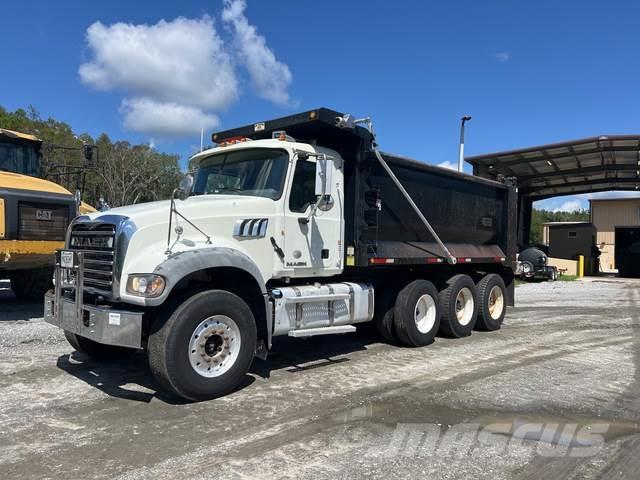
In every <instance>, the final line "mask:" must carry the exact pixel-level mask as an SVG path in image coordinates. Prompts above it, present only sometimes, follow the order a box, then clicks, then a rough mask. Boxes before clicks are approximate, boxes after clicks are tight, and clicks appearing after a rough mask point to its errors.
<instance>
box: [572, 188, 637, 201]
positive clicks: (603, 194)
mask: <svg viewBox="0 0 640 480" xmlns="http://www.w3.org/2000/svg"><path fill="white" fill-rule="evenodd" d="M578 196H579V197H580V198H585V199H587V200H589V199H592V198H628V197H638V196H640V192H630V191H625V190H622V191H618V192H616V191H611V192H596V193H583V194H581V195H578Z"/></svg>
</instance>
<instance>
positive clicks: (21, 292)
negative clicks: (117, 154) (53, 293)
mask: <svg viewBox="0 0 640 480" xmlns="http://www.w3.org/2000/svg"><path fill="white" fill-rule="evenodd" d="M10 278H11V289H12V290H13V293H14V294H15V296H16V298H17V299H18V300H24V301H30V300H42V298H43V297H44V294H45V293H47V290H49V289H50V288H52V287H53V269H52V268H33V269H31V270H17V271H15V272H11V275H10Z"/></svg>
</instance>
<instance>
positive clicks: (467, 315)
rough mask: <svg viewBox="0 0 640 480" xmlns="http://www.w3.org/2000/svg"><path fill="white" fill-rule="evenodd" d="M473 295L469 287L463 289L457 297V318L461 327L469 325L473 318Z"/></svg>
mask: <svg viewBox="0 0 640 480" xmlns="http://www.w3.org/2000/svg"><path fill="white" fill-rule="evenodd" d="M473 309H474V301H473V293H471V290H470V289H469V288H467V287H464V288H461V289H460V291H459V292H458V295H456V317H457V319H458V323H459V324H460V325H468V324H469V322H471V318H472V317H473Z"/></svg>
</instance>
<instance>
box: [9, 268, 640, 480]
mask: <svg viewBox="0 0 640 480" xmlns="http://www.w3.org/2000/svg"><path fill="white" fill-rule="evenodd" d="M7 287H8V285H6V284H1V283H0V478H2V479H28V478H38V479H44V478H64V479H75V478H118V479H142V478H153V479H188V478H197V479H214V478H215V479H220V478H239V479H242V478H251V479H263V478H265V479H267V478H287V479H289V478H291V479H296V480H299V479H301V478H305V479H306V478H311V479H325V478H327V479H328V478H331V479H336V478H349V479H354V478H380V479H385V480H387V479H395V478H398V479H400V478H437V479H438V478H442V479H445V478H446V479H449V478H451V479H453V478H481V479H482V478H486V479H502V478H504V479H507V478H508V479H511V478H514V479H534V478H536V479H537V478H637V475H638V473H637V472H638V471H639V470H640V423H639V422H640V334H639V332H640V330H639V328H640V317H639V305H640V283H637V282H632V281H595V282H582V281H576V282H556V283H538V284H526V285H522V286H519V287H518V288H517V289H516V294H517V304H518V305H517V307H516V308H514V309H511V310H510V311H509V313H508V317H507V319H506V321H505V325H504V327H503V329H502V330H501V331H499V332H494V333H478V332H476V333H474V334H473V335H472V336H471V337H469V338H466V339H462V340H448V339H442V338H438V339H437V341H436V342H435V343H434V344H433V345H431V346H429V347H425V348H420V349H409V348H400V347H395V346H391V345H387V344H384V343H381V342H380V341H379V339H378V338H377V337H376V336H375V335H373V334H372V333H370V332H369V333H366V332H364V333H363V332H360V333H358V334H349V335H343V336H333V337H315V338H312V339H309V340H300V339H289V338H285V339H282V340H279V341H277V343H276V345H275V351H274V352H273V354H272V355H271V356H270V357H269V359H268V360H267V361H260V360H256V361H255V362H254V365H253V367H252V370H251V374H250V375H249V376H247V379H246V384H245V385H244V387H243V388H242V389H240V390H239V391H237V392H236V393H234V394H232V395H229V396H227V397H225V398H222V399H218V400H213V401H210V402H203V403H198V404H186V403H180V402H176V401H174V400H172V399H170V398H168V397H166V396H165V395H163V394H162V393H161V392H157V391H156V389H157V386H156V384H155V383H154V381H153V379H152V378H151V376H150V374H149V370H148V367H147V364H146V358H145V356H144V355H142V354H140V355H137V356H135V357H134V359H133V360H130V361H128V362H127V363H121V364H112V365H102V364H98V363H96V362H93V361H90V360H88V359H87V358H85V357H83V356H82V355H81V354H78V353H74V352H73V349H72V348H71V347H70V346H69V345H68V344H67V343H66V341H65V340H64V337H63V335H62V333H61V332H60V331H59V330H57V329H56V328H54V327H52V326H50V325H48V324H45V323H44V322H43V321H42V318H41V316H42V308H41V306H40V305H39V304H23V303H18V302H15V301H14V300H13V299H12V296H11V294H10V292H9V290H8V288H7Z"/></svg>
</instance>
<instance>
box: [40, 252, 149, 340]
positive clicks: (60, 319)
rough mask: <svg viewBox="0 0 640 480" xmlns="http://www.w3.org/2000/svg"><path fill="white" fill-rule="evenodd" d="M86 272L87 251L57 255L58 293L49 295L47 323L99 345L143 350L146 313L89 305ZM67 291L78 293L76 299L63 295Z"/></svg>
mask: <svg viewBox="0 0 640 480" xmlns="http://www.w3.org/2000/svg"><path fill="white" fill-rule="evenodd" d="M71 254H72V255H73V261H72V262H71V264H70V263H69V262H68V260H69V258H70V255H71ZM62 255H66V258H65V260H66V262H61V257H62ZM62 263H64V264H65V265H64V266H63V265H62ZM69 265H70V266H69ZM83 273H84V262H83V252H76V251H69V250H67V251H62V252H61V251H58V252H57V253H56V268H55V275H54V278H55V290H54V291H53V292H51V291H50V292H48V293H47V294H46V295H45V298H44V320H45V321H46V322H47V323H50V324H52V325H55V326H57V327H59V328H62V329H63V330H66V331H69V332H72V333H75V334H76V335H79V336H81V337H85V338H88V339H91V340H93V341H95V342H98V343H103V344H106V345H115V346H122V347H131V348H142V346H143V343H142V317H143V312H135V311H128V310H120V309H117V308H114V307H112V306H111V305H85V304H84V295H83ZM65 290H73V291H74V299H73V300H71V299H69V298H66V297H65V296H64V295H63V292H64V291H65Z"/></svg>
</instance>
